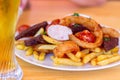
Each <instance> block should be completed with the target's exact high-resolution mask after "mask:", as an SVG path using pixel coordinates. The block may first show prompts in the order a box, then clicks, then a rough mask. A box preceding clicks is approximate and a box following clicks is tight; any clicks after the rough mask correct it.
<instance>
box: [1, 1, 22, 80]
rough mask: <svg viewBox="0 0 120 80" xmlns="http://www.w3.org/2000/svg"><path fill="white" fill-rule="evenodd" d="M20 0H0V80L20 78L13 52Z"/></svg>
mask: <svg viewBox="0 0 120 80" xmlns="http://www.w3.org/2000/svg"><path fill="white" fill-rule="evenodd" d="M19 4H20V0H0V80H21V78H22V70H21V68H20V66H19V65H18V63H17V61H16V59H15V54H14V35H15V27H16V23H17V20H18V8H19Z"/></svg>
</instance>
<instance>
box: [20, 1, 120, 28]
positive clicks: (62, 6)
mask: <svg viewBox="0 0 120 80" xmlns="http://www.w3.org/2000/svg"><path fill="white" fill-rule="evenodd" d="M95 1H96V0H29V2H28V3H27V5H26V7H24V8H25V9H24V11H23V13H22V15H21V17H20V20H19V24H18V25H20V24H35V23H39V22H41V21H44V20H47V21H50V20H53V19H56V18H62V17H63V16H65V15H67V14H71V13H74V12H78V13H82V14H86V15H89V16H91V17H92V18H93V19H95V20H96V21H98V22H100V23H102V24H106V25H110V26H115V27H119V26H120V24H119V23H120V21H119V19H120V9H119V8H120V1H119V0H107V1H106V0H97V1H98V2H97V1H96V2H95ZM23 2H27V0H23ZM111 22H112V23H111Z"/></svg>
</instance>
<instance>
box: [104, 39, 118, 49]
mask: <svg viewBox="0 0 120 80" xmlns="http://www.w3.org/2000/svg"><path fill="white" fill-rule="evenodd" d="M108 39H109V40H107V41H106V40H103V44H102V45H103V48H104V49H105V51H109V50H111V49H113V48H115V47H116V46H118V41H119V38H113V37H110V38H108Z"/></svg>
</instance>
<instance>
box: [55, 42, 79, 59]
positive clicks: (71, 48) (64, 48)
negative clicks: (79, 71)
mask: <svg viewBox="0 0 120 80" xmlns="http://www.w3.org/2000/svg"><path fill="white" fill-rule="evenodd" d="M78 51H80V48H79V46H78V45H77V44H76V43H75V42H73V41H65V42H63V43H61V44H58V45H57V47H56V48H55V49H54V50H53V53H54V55H55V56H56V57H59V58H62V57H64V56H65V54H67V53H76V52H78Z"/></svg>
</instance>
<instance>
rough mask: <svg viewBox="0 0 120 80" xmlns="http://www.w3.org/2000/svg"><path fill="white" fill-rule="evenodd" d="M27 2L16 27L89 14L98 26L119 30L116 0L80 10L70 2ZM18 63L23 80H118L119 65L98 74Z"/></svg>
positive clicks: (58, 0)
mask: <svg viewBox="0 0 120 80" xmlns="http://www.w3.org/2000/svg"><path fill="white" fill-rule="evenodd" d="M30 3H31V8H30V10H26V11H24V13H23V14H22V15H21V17H20V20H19V23H18V26H19V25H21V24H29V25H31V24H35V23H39V22H41V21H44V20H47V21H50V20H53V19H56V18H62V17H63V16H65V15H67V14H69V13H73V12H79V13H83V14H87V15H90V16H91V17H92V18H93V19H95V20H96V21H98V22H99V23H101V24H105V25H109V26H111V27H114V28H117V29H120V2H119V1H109V2H107V3H106V4H104V5H102V6H99V7H91V8H90V7H89V8H82V7H80V6H77V5H76V4H74V3H72V2H70V1H69V0H30ZM17 60H18V62H19V64H20V65H21V67H22V69H23V73H24V76H23V80H120V66H116V67H113V68H109V69H105V70H98V71H86V72H69V71H57V70H51V69H46V68H42V67H37V66H34V65H32V64H29V63H27V62H24V61H23V60H21V59H19V58H17Z"/></svg>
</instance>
